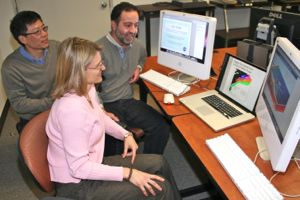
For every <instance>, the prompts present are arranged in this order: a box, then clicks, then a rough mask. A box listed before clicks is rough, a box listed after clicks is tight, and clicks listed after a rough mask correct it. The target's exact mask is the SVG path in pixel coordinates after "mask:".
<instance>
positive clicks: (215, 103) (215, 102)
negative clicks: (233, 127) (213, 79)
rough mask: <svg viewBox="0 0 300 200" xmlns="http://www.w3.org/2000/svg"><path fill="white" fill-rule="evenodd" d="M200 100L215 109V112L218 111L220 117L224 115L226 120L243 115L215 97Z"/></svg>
mask: <svg viewBox="0 0 300 200" xmlns="http://www.w3.org/2000/svg"><path fill="white" fill-rule="evenodd" d="M202 100H203V101H205V102H206V103H208V104H209V105H210V106H212V107H213V108H215V109H216V110H217V111H219V112H220V113H221V114H222V115H224V116H225V117H227V118H228V119H229V118H233V117H237V116H239V115H242V114H243V113H241V112H240V111H238V110H237V109H235V108H234V107H232V106H231V105H229V104H228V103H226V102H225V101H223V100H222V99H221V98H219V97H218V96H216V95H211V96H207V97H202Z"/></svg>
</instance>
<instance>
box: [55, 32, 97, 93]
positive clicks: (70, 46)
mask: <svg viewBox="0 0 300 200" xmlns="http://www.w3.org/2000/svg"><path fill="white" fill-rule="evenodd" d="M102 49H103V48H102V47H100V46H98V45H97V44H95V43H93V42H91V41H89V40H85V39H82V38H77V37H73V38H67V39H66V40H64V41H63V42H62V43H61V45H60V46H59V49H58V55H57V63H56V76H55V90H54V91H53V93H52V96H53V98H60V97H62V96H63V95H64V94H65V93H70V92H73V93H76V94H77V95H79V96H83V95H86V94H87V80H86V75H85V70H86V67H87V66H88V65H89V64H90V62H91V61H92V59H93V58H94V57H95V55H96V53H97V52H98V51H101V50H102ZM73 90H74V91H73Z"/></svg>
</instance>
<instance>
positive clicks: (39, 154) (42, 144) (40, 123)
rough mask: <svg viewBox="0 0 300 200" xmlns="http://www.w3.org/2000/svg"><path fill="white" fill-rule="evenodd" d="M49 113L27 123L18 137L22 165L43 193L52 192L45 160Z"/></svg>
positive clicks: (52, 186)
mask: <svg viewBox="0 0 300 200" xmlns="http://www.w3.org/2000/svg"><path fill="white" fill-rule="evenodd" d="M49 113H50V110H47V111H44V112H42V113H40V114H39V115H37V116H36V117H34V118H33V119H32V120H30V121H29V122H28V124H27V125H26V126H25V127H24V129H23V131H22V133H21V135H20V138H19V145H18V151H19V157H20V160H21V162H22V164H23V165H24V167H25V169H26V171H27V172H28V173H29V174H30V176H31V177H32V179H33V180H34V182H35V183H36V185H37V186H38V187H39V189H41V190H42V191H43V192H52V191H53V190H54V183H53V182H51V179H50V172H49V166H48V160H47V147H48V137H47V135H46V129H45V127H46V122H47V119H48V116H49ZM42 199H44V200H46V199H49V200H50V199H53V200H67V199H68V198H60V197H43V198H42ZM69 200H70V199H69Z"/></svg>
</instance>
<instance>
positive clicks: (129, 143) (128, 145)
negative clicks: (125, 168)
mask: <svg viewBox="0 0 300 200" xmlns="http://www.w3.org/2000/svg"><path fill="white" fill-rule="evenodd" d="M138 148H139V146H138V145H137V143H136V141H135V139H134V138H133V136H128V137H127V138H125V139H124V152H123V154H122V158H125V157H126V156H132V158H131V164H133V162H134V159H135V157H136V150H137V149H138ZM129 149H130V150H131V152H128V150H129Z"/></svg>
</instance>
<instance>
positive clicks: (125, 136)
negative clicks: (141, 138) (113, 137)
mask: <svg viewBox="0 0 300 200" xmlns="http://www.w3.org/2000/svg"><path fill="white" fill-rule="evenodd" d="M128 136H132V137H133V135H132V133H126V134H125V135H124V139H125V138H127V137H128Z"/></svg>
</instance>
